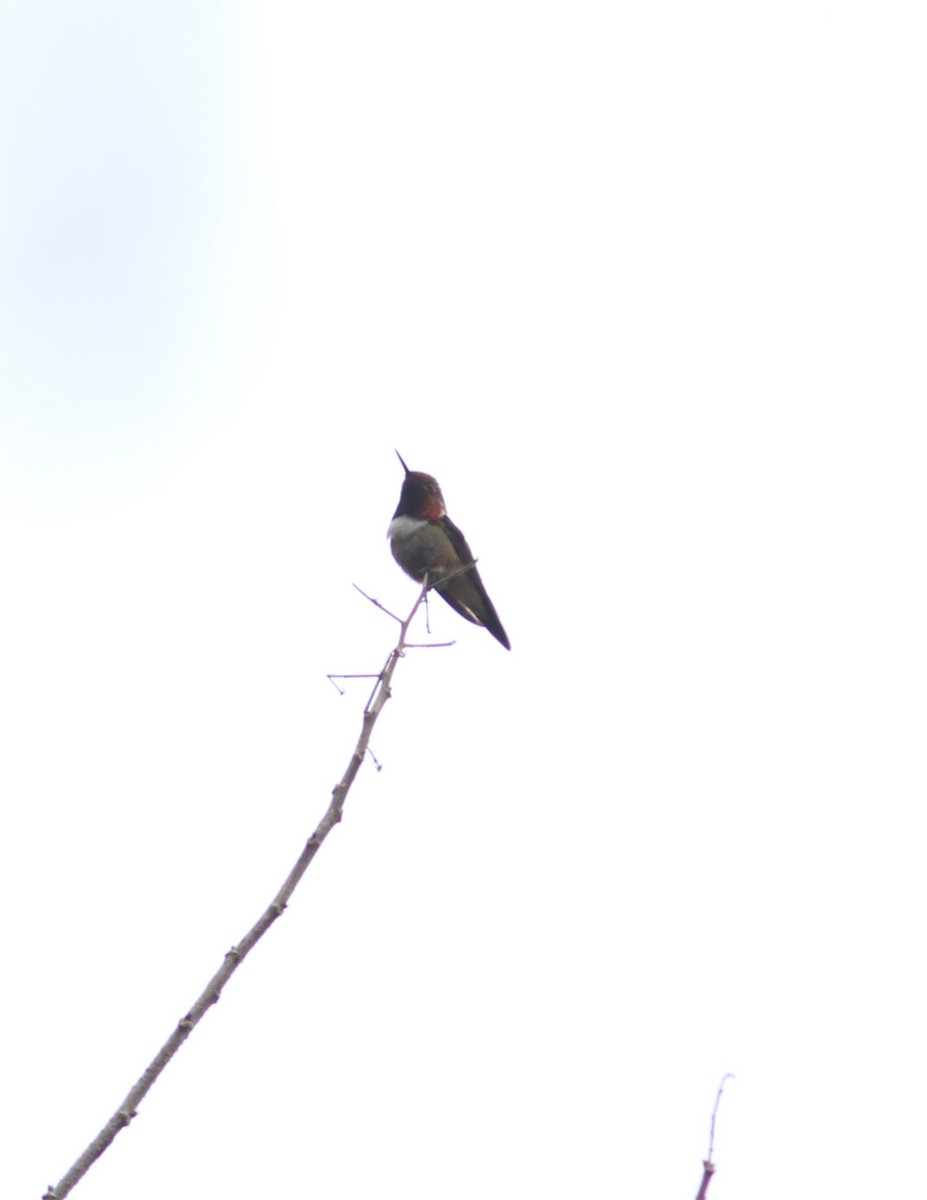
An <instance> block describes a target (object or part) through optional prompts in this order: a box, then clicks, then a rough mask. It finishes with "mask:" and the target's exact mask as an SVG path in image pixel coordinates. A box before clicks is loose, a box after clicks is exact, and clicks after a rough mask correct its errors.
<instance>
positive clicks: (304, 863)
mask: <svg viewBox="0 0 927 1200" xmlns="http://www.w3.org/2000/svg"><path fill="white" fill-rule="evenodd" d="M358 591H360V588H358ZM426 591H427V589H426V588H424V587H423V588H422V590H421V592H420V593H419V596H418V599H417V600H416V601H415V605H414V606H413V608H412V611H411V612H410V613H409V615H408V617H406V619H405V620H404V621H400V632H399V641H398V642H397V643H396V645H395V646H394V647H393V649H392V650H391V651H390V655H389V657H388V658H387V660H386V663H385V664H384V667H383V670H382V671H381V672H380V674H379V675H378V676H376V677H375V678H376V680H377V682H376V684H375V685H374V688H373V691H372V692H371V693H370V698H369V700H368V701H367V706H366V708H365V709H364V719H363V723H362V724H361V731H360V736H359V737H358V739H357V744H356V746H355V747H354V753H353V754H352V755H351V759H350V761H349V763H348V766H347V769H346V770H345V772H344V775H343V776H342V777H341V781H340V782H339V783H337V784H336V785H335V787H334V788H333V789H332V799H331V803H330V804H329V806H328V809H327V811H326V813H325V815H324V816H323V817H322V819H321V821H319V823H318V825H317V826H316V827H315V830H314V832H313V834H312V836H311V837H310V838H309V840H308V841H307V842H306V845H305V846H304V847H303V851H302V853H301V854H300V856H299V858H298V859H297V860H296V863H295V865H294V867H293V869H292V870H291V871H290V873H289V875H287V877H286V880H285V881H284V883H283V886H282V887H281V888H280V890H279V892H277V895H276V896H275V897H274V899H273V901H272V902H271V904H270V905H269V907H268V908H267V909H265V911H264V913H263V914H262V915H261V917H260V918H259V919H258V921H257V922H256V923H255V924H254V925H253V926H252V927H251V929H250V930H249V931H248V932H247V933H246V934H245V936H244V937H243V938H242V940H241V941H240V942H239V943H238V945H237V946H233V947H232V949H231V950H229V951H228V953H227V954H226V956H225V959H224V961H223V963H222V966H221V967H220V968H219V970H218V971H216V973H215V975H213V977H212V979H210V981H209V983H208V984H207V985H206V987H205V988H204V989H203V992H202V993H201V994H200V996H199V998H198V999H197V1000H196V1002H195V1003H194V1005H193V1007H192V1008H191V1009H190V1011H189V1012H188V1013H187V1014H186V1016H185V1017H183V1018H182V1020H180V1021H179V1022H178V1024H177V1027H176V1028H175V1029H174V1031H173V1032H172V1033H171V1035H170V1037H169V1038H168V1039H167V1041H166V1042H165V1043H164V1045H163V1046H162V1047H161V1049H160V1050H159V1051H158V1053H157V1054H156V1055H155V1057H154V1058H153V1059H152V1061H151V1062H150V1063H149V1064H148V1066H147V1067H146V1068H145V1070H144V1072H143V1074H142V1076H141V1078H140V1079H139V1080H138V1082H137V1083H136V1084H135V1085H134V1087H133V1088H132V1089H131V1091H130V1092H129V1094H128V1095H127V1096H126V1098H125V1100H123V1102H122V1103H121V1104H120V1105H119V1107H118V1108H117V1109H116V1111H115V1112H114V1113H113V1115H112V1116H111V1117H110V1119H109V1120H108V1121H107V1122H106V1124H105V1125H104V1126H103V1128H102V1129H101V1130H100V1132H99V1133H98V1134H97V1136H96V1137H95V1138H94V1139H93V1141H92V1142H91V1143H90V1145H89V1146H88V1147H87V1148H86V1150H84V1152H83V1154H81V1155H80V1157H79V1158H78V1159H77V1160H76V1162H75V1163H74V1164H73V1165H72V1166H71V1167H69V1168H68V1170H67V1171H66V1172H65V1173H64V1175H63V1176H62V1177H61V1179H60V1180H59V1181H58V1183H56V1184H54V1185H53V1186H51V1187H49V1189H48V1191H46V1192H45V1194H44V1196H43V1197H42V1200H63V1198H64V1197H65V1196H67V1195H68V1193H69V1192H70V1191H71V1189H72V1188H73V1187H74V1186H75V1184H77V1183H78V1182H79V1181H80V1180H81V1179H82V1178H83V1177H84V1175H86V1173H87V1172H88V1171H89V1170H90V1168H91V1167H92V1166H93V1164H94V1163H95V1162H96V1160H97V1159H98V1158H99V1157H100V1155H101V1154H103V1152H104V1151H105V1150H107V1149H108V1148H109V1146H111V1145H112V1143H113V1141H114V1140H115V1138H116V1134H117V1133H119V1132H120V1130H122V1129H124V1128H125V1126H126V1125H128V1124H129V1122H130V1121H131V1120H132V1118H133V1117H134V1116H135V1115H136V1110H137V1109H138V1106H139V1104H140V1103H141V1102H142V1100H143V1099H144V1098H145V1096H146V1095H147V1094H148V1092H149V1091H150V1090H151V1088H152V1086H153V1085H154V1083H155V1081H156V1080H157V1078H158V1076H159V1075H160V1074H161V1072H162V1071H163V1070H164V1068H165V1067H166V1066H167V1064H168V1063H169V1062H170V1061H171V1059H172V1058H173V1057H174V1055H175V1054H176V1053H177V1051H178V1050H179V1049H180V1047H181V1046H182V1045H183V1043H184V1042H185V1041H186V1040H187V1038H188V1037H189V1036H190V1034H191V1032H192V1031H193V1030H194V1029H195V1028H196V1026H197V1025H198V1024H199V1022H200V1021H201V1020H202V1019H203V1017H204V1016H205V1015H206V1013H207V1012H208V1011H209V1009H210V1008H211V1007H212V1006H213V1005H214V1004H215V1003H216V1001H217V1000H218V999H219V997H220V995H221V994H222V989H223V988H224V987H225V985H226V984H227V983H228V981H229V980H230V979H231V977H232V975H234V973H235V972H236V971H237V970H238V968H239V966H240V965H241V964H242V962H244V960H245V958H246V957H247V955H248V954H249V953H250V952H251V950H253V949H254V947H255V946H256V945H257V943H258V942H259V941H260V940H261V938H262V937H263V936H264V934H265V933H266V932H267V931H268V929H270V927H271V925H273V923H274V922H275V921H276V920H277V918H278V917H279V916H280V915H281V914H282V913H283V911H284V909H285V908H286V906H287V901H288V900H289V899H290V897H291V896H292V895H293V892H294V891H295V889H296V886H297V884H298V883H299V881H300V880H301V879H302V877H303V875H304V874H305V873H306V869H307V868H308V866H309V864H310V863H311V862H312V860H313V859H314V858H315V855H316V852H317V851H318V849H319V847H320V846H321V845H322V843H323V842H324V841H325V839H326V838H327V837H328V835H329V833H331V831H332V829H334V827H335V826H336V825H337V824H338V822H339V821H340V820H341V814H342V810H343V809H344V802H345V799H346V797H347V794H348V792H349V791H350V789H351V785H352V784H353V782H354V780H355V778H356V776H357V773H358V771H359V770H360V768H361V766H362V764H363V762H364V758H365V757H366V755H367V751H368V742H369V741H370V734H371V732H372V731H373V727H374V725H375V724H376V722H377V718H378V717H379V715H380V713H381V712H382V710H383V706H384V705H385V704H386V702H387V700H388V699H389V698H390V684H391V683H392V679H393V673H394V671H395V670H396V666H397V664H398V662H399V660H400V658H402V656H403V652H404V651H405V650H406V649H408V648H409V643H407V642H406V635H407V634H408V632H409V626H410V625H411V624H412V620H413V618H414V617H415V614H416V613H417V612H418V609H419V605H420V604H421V603H422V601H423V600H424V599H425V593H426ZM368 599H370V597H368ZM372 602H373V603H374V604H376V606H377V608H382V607H383V606H382V605H381V604H379V603H378V602H377V601H376V600H374V601H372ZM383 611H384V612H385V611H387V610H386V609H384V610H383ZM392 615H393V614H392V613H390V616H392ZM397 619H398V618H397ZM374 761H376V760H374ZM377 766H378V769H379V764H377Z"/></svg>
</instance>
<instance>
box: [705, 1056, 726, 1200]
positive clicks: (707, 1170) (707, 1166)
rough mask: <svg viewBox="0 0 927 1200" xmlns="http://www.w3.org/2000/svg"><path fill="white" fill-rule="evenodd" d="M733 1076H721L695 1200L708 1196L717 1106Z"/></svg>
mask: <svg viewBox="0 0 927 1200" xmlns="http://www.w3.org/2000/svg"><path fill="white" fill-rule="evenodd" d="M733 1078H734V1076H733V1075H732V1074H731V1073H730V1072H728V1073H727V1074H726V1075H722V1077H721V1082H720V1084H719V1085H718V1094H717V1096H715V1106H714V1108H713V1109H712V1110H711V1135H710V1137H709V1139H708V1157H707V1158H706V1159H704V1161H703V1162H702V1182H701V1184H700V1185H699V1189H698V1193H697V1194H696V1197H695V1200H705V1198H706V1196H707V1195H708V1185H709V1183H711V1177H712V1175H714V1173H715V1164H714V1162H713V1161H712V1155H713V1154H714V1152H715V1118H716V1117H717V1115H718V1105H719V1104H720V1103H721V1093H722V1092H723V1091H724V1085H725V1084H726V1083H727V1081H728V1080H729V1079H733Z"/></svg>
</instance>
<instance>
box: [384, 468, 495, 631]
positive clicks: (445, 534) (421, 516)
mask: <svg viewBox="0 0 927 1200" xmlns="http://www.w3.org/2000/svg"><path fill="white" fill-rule="evenodd" d="M396 457H397V458H398V459H399V461H400V462H401V463H402V469H403V470H404V471H405V473H406V477H405V481H404V482H403V485H402V494H401V495H400V497H399V504H398V506H397V508H396V511H395V513H393V519H392V521H390V525H389V529H388V530H387V534H388V536H389V540H390V548H391V549H392V551H393V558H395V560H396V562H398V563H399V565H400V567H402V569H403V570H404V571H405V573H406V574H407V575H411V576H412V578H413V579H414V580H416V582H418V583H425V582H426V579H427V582H428V584H429V585H430V586H432V587H434V588H435V589H436V590H437V591H438V593H439V594H440V595H441V596H443V597H444V599H445V600H446V601H447V602H448V604H449V605H450V606H451V608H452V609H453V610H454V612H457V613H460V615H461V616H462V617H464V618H466V620H468V621H472V622H473V624H474V625H483V626H485V627H486V628H487V629H488V630H489V632H490V633H491V634H492V635H493V637H494V638H495V639H496V640H497V641H499V642H501V643H502V645H503V646H505V648H506V650H510V649H511V646H510V645H509V639H508V637H507V636H506V633H505V630H504V629H503V628H502V622H501V621H500V620H499V617H498V614H497V613H496V610H495V608H494V607H493V603H492V601H491V600H490V598H489V597H488V596H487V595H486V589H485V588H484V587H483V581H482V579H480V575H479V571H477V569H476V560H475V559H474V557H473V551H472V550H471V549H470V547H469V546H468V545H467V540H466V538H465V537H464V535H463V534H462V533H461V532H460V530H459V529H458V528H457V526H456V525H455V524H454V522H453V521H452V520H451V518H450V517H449V516H448V515H447V512H446V511H445V508H444V497H443V496H442V495H441V489H440V488H439V487H438V481H437V479H435V478H433V477H432V476H431V475H426V474H425V473H424V472H423V471H410V470H409V468H408V467H407V466H406V464H405V462H403V458H402V455H401V454H400V453H399V451H398V450H397V451H396Z"/></svg>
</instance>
